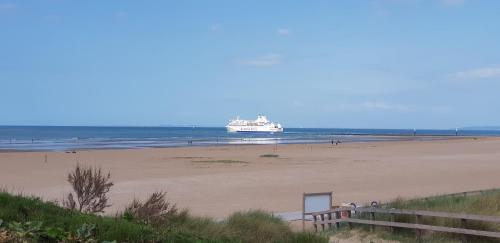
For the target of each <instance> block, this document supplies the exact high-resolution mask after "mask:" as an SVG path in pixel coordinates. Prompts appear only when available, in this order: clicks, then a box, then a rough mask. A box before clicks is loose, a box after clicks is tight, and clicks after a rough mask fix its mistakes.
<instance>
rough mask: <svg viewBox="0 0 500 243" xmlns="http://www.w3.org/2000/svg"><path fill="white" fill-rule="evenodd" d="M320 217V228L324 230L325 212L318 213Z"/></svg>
mask: <svg viewBox="0 0 500 243" xmlns="http://www.w3.org/2000/svg"><path fill="white" fill-rule="evenodd" d="M320 217H321V229H322V230H323V231H325V214H320Z"/></svg>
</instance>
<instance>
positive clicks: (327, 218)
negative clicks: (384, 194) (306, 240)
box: [311, 207, 500, 241]
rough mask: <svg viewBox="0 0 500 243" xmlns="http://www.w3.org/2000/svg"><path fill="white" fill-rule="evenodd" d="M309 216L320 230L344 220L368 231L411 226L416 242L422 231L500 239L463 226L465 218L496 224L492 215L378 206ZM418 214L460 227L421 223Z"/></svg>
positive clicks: (463, 237)
mask: <svg viewBox="0 0 500 243" xmlns="http://www.w3.org/2000/svg"><path fill="white" fill-rule="evenodd" d="M352 212H355V213H356V214H357V213H369V215H370V219H359V218H352V217H351V213H352ZM375 213H377V214H389V215H390V219H391V220H390V221H384V220H375ZM311 215H312V216H313V220H314V228H315V230H316V231H318V227H321V228H322V230H323V231H324V230H325V229H327V228H328V229H332V228H333V226H335V228H339V227H340V223H347V224H348V225H349V227H350V228H352V225H353V224H365V225H370V229H371V231H373V230H374V229H375V226H384V227H389V228H390V230H391V231H393V229H394V228H407V229H414V230H415V234H416V238H417V240H418V241H420V239H421V235H422V231H423V230H429V231H436V232H447V233H457V234H462V241H466V235H475V236H483V237H492V238H500V232H494V231H482V230H473V229H467V228H466V227H467V221H469V220H473V221H482V222H493V223H500V217H494V216H485V215H471V214H462V213H448V212H434V211H423V210H405V209H381V208H375V207H364V208H350V207H341V208H336V209H332V210H328V211H323V212H316V213H311ZM395 215H411V216H413V217H415V223H402V222H395V220H394V219H395ZM422 217H440V218H448V219H456V220H460V228H453V227H445V226H434V225H426V224H422Z"/></svg>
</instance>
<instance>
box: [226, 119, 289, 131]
mask: <svg viewBox="0 0 500 243" xmlns="http://www.w3.org/2000/svg"><path fill="white" fill-rule="evenodd" d="M226 129H227V131H228V132H283V127H282V126H281V124H279V123H276V122H271V121H269V120H268V119H267V117H266V116H263V115H259V116H257V119H256V120H241V119H240V118H239V117H236V119H233V120H230V121H229V123H228V124H227V125H226Z"/></svg>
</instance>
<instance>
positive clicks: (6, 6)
mask: <svg viewBox="0 0 500 243" xmlns="http://www.w3.org/2000/svg"><path fill="white" fill-rule="evenodd" d="M16 7H17V6H16V5H15V4H13V3H0V13H6V12H10V11H12V10H14V9H16Z"/></svg>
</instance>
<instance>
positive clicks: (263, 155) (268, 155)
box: [260, 154, 280, 158]
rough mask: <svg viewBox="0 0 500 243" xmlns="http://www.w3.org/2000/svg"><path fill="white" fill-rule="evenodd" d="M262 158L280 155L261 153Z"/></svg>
mask: <svg viewBox="0 0 500 243" xmlns="http://www.w3.org/2000/svg"><path fill="white" fill-rule="evenodd" d="M260 157H261V158H278V157H280V156H279V155H278V154H261V155H260Z"/></svg>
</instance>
